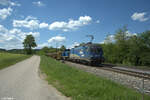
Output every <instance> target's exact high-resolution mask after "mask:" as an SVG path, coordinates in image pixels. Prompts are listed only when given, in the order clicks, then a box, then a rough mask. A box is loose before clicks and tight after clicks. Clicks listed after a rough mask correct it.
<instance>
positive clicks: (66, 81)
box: [40, 56, 150, 100]
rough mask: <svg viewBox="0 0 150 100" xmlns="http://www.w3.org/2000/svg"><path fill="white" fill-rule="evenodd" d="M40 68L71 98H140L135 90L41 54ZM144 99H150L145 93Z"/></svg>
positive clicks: (84, 99) (107, 99) (49, 80)
mask: <svg viewBox="0 0 150 100" xmlns="http://www.w3.org/2000/svg"><path fill="white" fill-rule="evenodd" d="M40 69H41V71H42V73H43V72H44V73H46V75H47V81H48V82H49V83H50V84H52V85H53V86H55V87H56V88H57V89H58V90H59V91H61V92H62V93H63V94H64V95H66V96H67V97H71V98H72V99H73V100H141V98H142V96H141V94H140V93H137V92H136V91H134V90H132V89H129V88H126V87H124V86H122V85H119V84H117V83H114V82H112V81H110V80H106V79H104V78H100V77H98V76H95V75H93V74H90V73H87V72H84V71H81V70H79V69H76V68H73V67H69V66H68V65H66V64H62V63H61V62H58V61H56V60H54V59H52V58H48V57H46V56H41V64H40ZM144 100H150V96H147V95H145V99H144Z"/></svg>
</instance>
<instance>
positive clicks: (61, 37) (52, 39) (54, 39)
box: [48, 36, 66, 43]
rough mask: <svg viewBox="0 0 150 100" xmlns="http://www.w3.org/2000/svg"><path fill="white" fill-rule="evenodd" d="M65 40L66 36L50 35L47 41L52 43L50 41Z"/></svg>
mask: <svg viewBox="0 0 150 100" xmlns="http://www.w3.org/2000/svg"><path fill="white" fill-rule="evenodd" d="M65 40H66V37H63V36H55V37H52V38H50V39H49V40H48V42H49V43H52V42H64V41H65Z"/></svg>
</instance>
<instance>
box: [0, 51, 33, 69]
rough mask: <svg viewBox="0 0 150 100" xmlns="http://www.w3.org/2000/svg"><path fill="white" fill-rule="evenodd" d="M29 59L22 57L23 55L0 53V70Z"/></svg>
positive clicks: (25, 56) (26, 56)
mask: <svg viewBox="0 0 150 100" xmlns="http://www.w3.org/2000/svg"><path fill="white" fill-rule="evenodd" d="M29 57H30V56H28V55H23V54H12V53H5V52H3V53H0V69H3V68H6V67H8V66H10V65H13V64H16V63H17V62H19V61H22V60H24V59H26V58H29Z"/></svg>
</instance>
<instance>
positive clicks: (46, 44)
mask: <svg viewBox="0 0 150 100" xmlns="http://www.w3.org/2000/svg"><path fill="white" fill-rule="evenodd" d="M46 46H47V47H48V43H47V42H45V43H41V44H38V45H37V47H36V48H37V49H41V48H43V47H46Z"/></svg>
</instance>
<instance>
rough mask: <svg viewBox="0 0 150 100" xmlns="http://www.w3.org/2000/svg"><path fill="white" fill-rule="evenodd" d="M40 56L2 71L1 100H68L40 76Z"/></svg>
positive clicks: (0, 72)
mask: <svg viewBox="0 0 150 100" xmlns="http://www.w3.org/2000/svg"><path fill="white" fill-rule="evenodd" d="M39 64H40V57H39V56H32V57H31V58H29V59H27V60H24V61H22V62H19V63H17V64H15V65H13V66H11V67H8V68H5V69H3V70H0V100H66V99H67V98H66V97H65V96H62V95H61V94H60V93H59V92H58V91H57V90H56V89H55V88H53V87H52V86H50V85H48V84H47V83H46V81H44V80H42V79H41V78H40V77H39V75H38V68H39Z"/></svg>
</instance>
